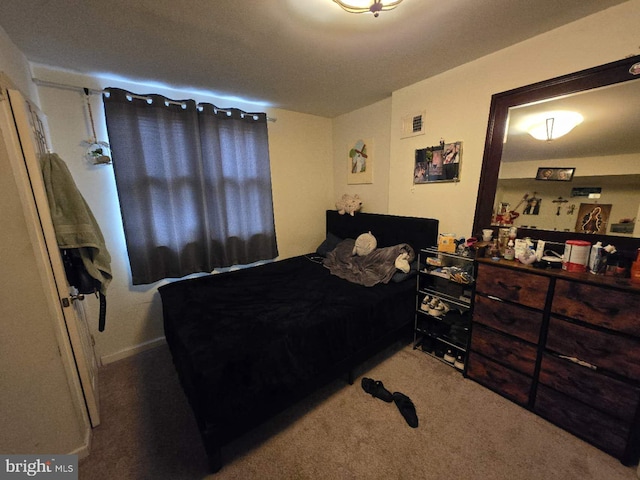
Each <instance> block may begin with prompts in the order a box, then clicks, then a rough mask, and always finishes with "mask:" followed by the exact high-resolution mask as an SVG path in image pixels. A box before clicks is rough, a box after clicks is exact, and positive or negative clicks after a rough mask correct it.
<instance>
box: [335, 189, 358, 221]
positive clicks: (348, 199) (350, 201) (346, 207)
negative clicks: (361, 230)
mask: <svg viewBox="0 0 640 480" xmlns="http://www.w3.org/2000/svg"><path fill="white" fill-rule="evenodd" d="M361 208H362V200H360V197H359V196H358V194H357V193H356V194H355V195H353V196H351V195H349V194H348V193H345V194H344V195H342V198H341V199H340V200H338V201H337V202H336V209H337V210H338V213H339V214H340V215H344V214H345V213H348V214H349V215H351V216H352V217H353V216H354V215H355V213H356V212H357V211H359V210H360V209H361Z"/></svg>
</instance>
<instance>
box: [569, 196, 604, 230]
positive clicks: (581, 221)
mask: <svg viewBox="0 0 640 480" xmlns="http://www.w3.org/2000/svg"><path fill="white" fill-rule="evenodd" d="M610 213H611V205H610V204H609V205H601V204H598V203H581V204H580V210H578V218H577V219H576V229H575V230H576V232H579V233H598V234H606V233H607V224H608V223H609V214H610Z"/></svg>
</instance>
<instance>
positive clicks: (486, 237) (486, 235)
mask: <svg viewBox="0 0 640 480" xmlns="http://www.w3.org/2000/svg"><path fill="white" fill-rule="evenodd" d="M491 237H493V230H492V229H490V228H485V229H483V230H482V240H483V241H485V242H490V241H491Z"/></svg>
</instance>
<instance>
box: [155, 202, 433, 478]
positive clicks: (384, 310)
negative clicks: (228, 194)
mask: <svg viewBox="0 0 640 480" xmlns="http://www.w3.org/2000/svg"><path fill="white" fill-rule="evenodd" d="M326 218H327V233H328V234H329V233H330V234H331V237H332V238H333V237H338V238H342V239H346V238H356V237H357V236H358V235H360V234H361V233H364V232H368V231H371V233H372V234H374V236H375V237H376V239H377V241H378V248H383V247H390V246H394V245H397V244H400V243H407V244H409V245H411V247H413V249H414V250H415V252H416V254H417V252H418V251H419V249H420V248H421V247H424V246H428V245H434V244H435V243H436V239H437V234H438V221H437V220H434V219H424V218H415V217H399V216H392V215H379V214H365V213H358V214H356V215H355V216H353V217H352V216H350V215H339V214H338V213H337V212H335V211H327V213H326ZM159 291H160V294H161V298H162V305H163V316H164V328H165V336H166V338H167V343H168V345H169V348H170V350H171V354H172V356H173V361H174V364H175V366H176V369H177V372H178V376H179V378H180V381H181V384H182V387H183V389H184V391H185V394H186V396H187V398H188V399H189V402H190V404H191V407H192V409H193V411H194V414H195V417H196V420H197V423H198V427H199V429H200V433H201V435H202V439H203V442H204V446H205V450H206V452H207V456H208V458H209V464H210V467H211V469H212V471H217V470H219V469H220V468H221V466H222V458H221V450H220V449H221V447H222V446H223V445H224V444H226V443H228V442H230V441H231V440H233V439H234V438H237V437H238V436H240V435H242V434H243V433H245V432H247V431H248V430H250V429H252V428H254V427H255V426H257V425H258V424H260V423H262V422H263V421H265V420H267V419H268V418H270V417H272V416H273V415H275V414H276V413H278V412H280V411H282V410H284V409H285V408H287V407H288V406H290V405H292V404H293V403H294V402H296V401H298V400H300V399H301V398H303V397H304V396H306V395H308V394H309V393H311V392H312V391H314V390H315V389H317V388H318V387H320V386H322V385H324V384H326V383H328V382H329V381H331V380H333V379H335V378H337V377H338V376H340V375H345V374H348V375H349V378H350V379H351V371H352V369H353V368H354V367H355V366H357V365H358V364H359V363H361V362H363V361H364V360H366V359H367V358H369V357H370V356H372V355H373V354H375V353H376V352H378V351H380V350H381V349H383V348H384V347H386V346H387V345H389V344H390V343H392V342H393V341H394V340H397V339H398V338H400V336H401V335H402V334H403V332H408V331H410V329H411V325H412V323H413V318H414V312H415V279H413V278H408V279H406V280H404V281H390V282H389V283H387V284H382V283H381V284H377V285H374V286H372V287H364V286H362V285H358V284H355V283H351V282H348V281H346V280H343V279H341V278H339V277H337V276H335V275H332V274H331V273H330V271H329V270H328V269H327V268H326V267H324V266H323V265H322V263H321V261H318V258H317V256H316V255H311V254H310V255H302V256H298V257H293V258H289V259H286V260H281V261H278V262H272V263H268V264H265V265H261V266H258V267H252V268H247V269H242V270H238V271H234V272H229V273H223V274H217V275H210V276H206V277H200V278H196V279H190V280H182V281H177V282H174V283H170V284H167V285H164V286H162V287H160V288H159Z"/></svg>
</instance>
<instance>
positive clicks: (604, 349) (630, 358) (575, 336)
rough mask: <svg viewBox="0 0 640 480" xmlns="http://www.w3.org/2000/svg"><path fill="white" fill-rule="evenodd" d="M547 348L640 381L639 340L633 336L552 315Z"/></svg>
mask: <svg viewBox="0 0 640 480" xmlns="http://www.w3.org/2000/svg"><path fill="white" fill-rule="evenodd" d="M546 347H547V348H548V349H549V350H553V351H554V352H556V353H559V354H561V355H566V356H569V357H576V358H578V359H579V360H583V361H586V362H588V363H591V364H592V365H595V366H597V367H598V368H603V369H605V370H608V371H611V372H615V373H617V374H619V375H623V376H625V377H627V378H631V379H634V380H640V340H637V339H635V338H633V337H623V336H620V335H616V334H613V333H606V332H602V331H598V330H594V329H592V328H589V327H584V326H582V325H576V324H573V323H570V322H566V321H564V320H562V319H560V318H557V317H553V316H552V317H551V319H550V321H549V334H548V336H547V345H546Z"/></svg>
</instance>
